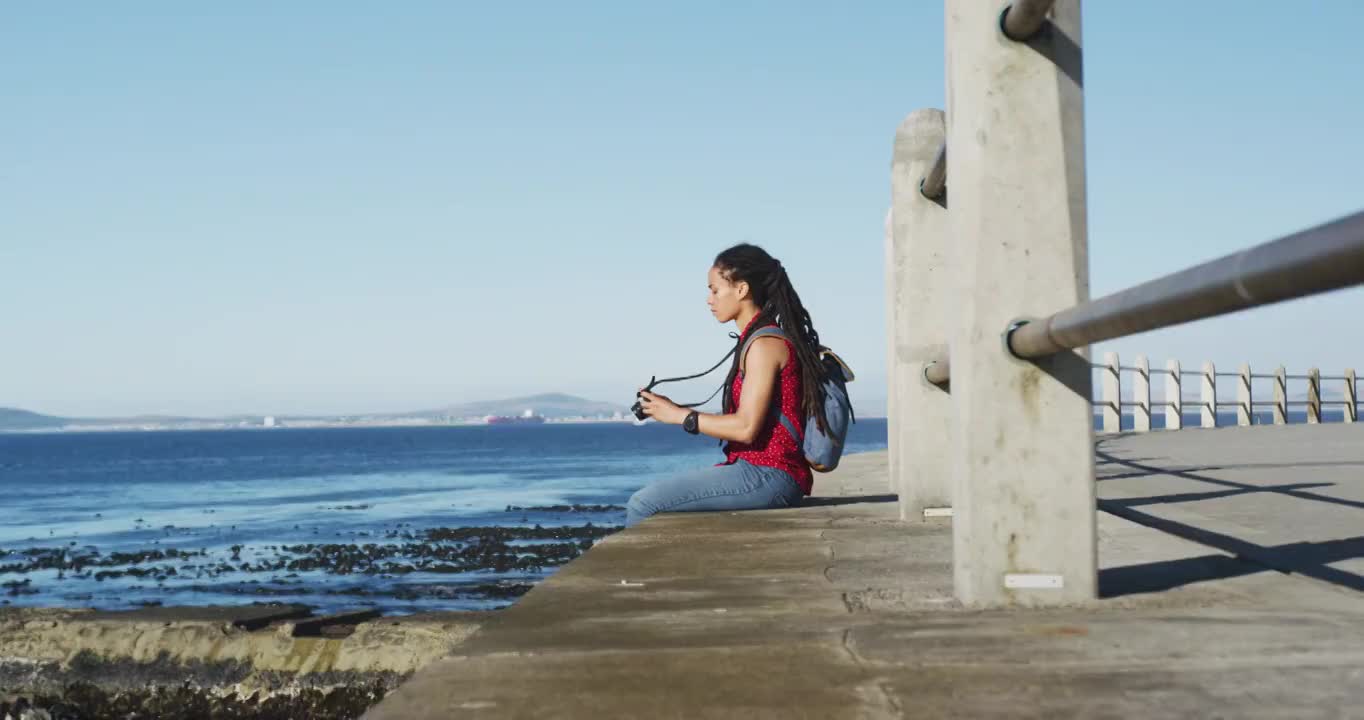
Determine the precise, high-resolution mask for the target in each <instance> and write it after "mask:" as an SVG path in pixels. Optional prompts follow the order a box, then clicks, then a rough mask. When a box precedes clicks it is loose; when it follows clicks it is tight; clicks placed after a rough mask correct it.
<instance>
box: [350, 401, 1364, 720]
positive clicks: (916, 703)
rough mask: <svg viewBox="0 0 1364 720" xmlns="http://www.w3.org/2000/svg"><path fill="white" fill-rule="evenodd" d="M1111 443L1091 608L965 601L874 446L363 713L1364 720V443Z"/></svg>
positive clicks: (479, 636) (944, 534)
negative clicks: (808, 489)
mask: <svg viewBox="0 0 1364 720" xmlns="http://www.w3.org/2000/svg"><path fill="white" fill-rule="evenodd" d="M1096 451H1097V453H1098V454H1097V456H1096V458H1097V461H1096V462H1097V474H1098V494H1099V497H1100V498H1101V499H1100V506H1101V507H1102V508H1103V511H1101V512H1100V513H1099V514H1098V528H1099V562H1100V567H1101V572H1100V581H1099V584H1100V593H1101V596H1102V597H1101V598H1100V599H1099V600H1097V601H1095V602H1093V603H1089V604H1085V605H1082V606H1076V607H1068V608H1060V609H1054V610H1014V611H978V610H970V609H966V608H962V607H960V606H959V605H957V603H956V602H955V601H954V600H953V599H952V567H951V530H950V527H949V525H948V524H947V522H936V523H933V522H930V523H905V522H901V521H899V520H898V519H897V509H896V505H895V503H894V502H893V497H892V496H890V495H888V494H887V491H886V484H887V483H886V472H887V471H886V456H885V454H884V453H870V454H866V455H858V456H853V457H850V458H847V459H845V462H844V466H843V467H842V468H840V470H839V471H837V472H835V473H833V474H831V475H827V476H820V477H818V478H817V480H816V486H815V487H816V491H817V492H818V493H819V496H818V497H816V498H812V499H811V501H810V502H809V503H808V504H807V505H806V506H804V507H801V508H799V509H793V510H781V511H764V512H751V513H718V514H680V515H664V516H659V517H656V518H653V519H651V520H649V521H648V522H645V523H643V524H641V525H640V526H638V527H636V528H634V529H631V530H628V531H625V532H622V533H619V534H617V535H615V536H612V537H611V538H609V539H607V540H605V541H604V542H602V543H600V544H599V545H598V546H597V547H595V548H594V549H593V550H592V551H591V552H589V553H587V554H586V555H584V556H583V557H581V558H579V559H578V560H576V561H574V562H573V563H571V564H569V565H568V566H566V567H565V568H563V569H562V570H560V572H559V573H558V574H556V575H555V576H554V577H552V578H551V579H549V580H548V581H547V582H545V583H544V584H542V585H540V586H539V587H537V588H536V589H534V590H533V591H532V592H530V593H529V594H527V595H526V596H525V597H523V598H522V599H521V600H520V601H519V602H518V603H517V604H516V605H514V606H512V607H511V608H508V609H507V610H505V611H503V612H501V613H497V616H496V617H495V618H494V619H493V620H492V621H490V622H489V623H488V624H486V625H485V626H484V627H483V628H482V629H480V630H479V631H478V632H476V633H475V634H474V635H473V636H472V637H470V638H469V639H468V640H467V641H465V642H464V644H462V645H461V646H459V647H458V649H457V650H456V653H457V654H455V655H453V656H451V657H449V658H447V659H444V660H441V661H438V662H436V663H434V664H432V665H430V666H428V667H427V668H425V669H424V670H422V671H420V672H418V673H417V674H416V675H415V676H414V677H413V678H412V679H411V680H410V681H408V682H407V683H406V684H405V685H403V686H402V687H401V688H399V689H398V690H397V691H396V692H395V693H393V694H391V695H390V696H389V697H387V698H386V699H385V700H384V701H383V702H382V703H380V704H379V705H377V706H376V707H374V708H373V709H371V711H370V712H369V713H368V714H367V715H366V716H365V717H367V718H370V719H372V720H388V719H397V718H403V719H409V718H447V717H474V718H482V717H488V718H493V717H498V718H501V717H528V718H529V717H535V718H695V717H702V718H755V717H756V718H898V717H905V718H910V717H916V718H917V717H923V718H929V717H963V718H976V717H1048V718H1050V717H1085V718H1101V717H1141V718H1147V717H1163V718H1164V717H1190V718H1195V717H1196V718H1210V717H1224V718H1287V717H1292V718H1346V717H1364V426H1360V425H1317V426H1288V427H1253V428H1225V429H1217V430H1185V431H1179V432H1165V433H1151V434H1144V435H1129V436H1111V437H1106V438H1105V437H1100V438H1099V439H1098V441H1097V443H1096Z"/></svg>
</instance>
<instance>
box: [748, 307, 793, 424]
mask: <svg viewBox="0 0 1364 720" xmlns="http://www.w3.org/2000/svg"><path fill="white" fill-rule="evenodd" d="M760 337H779V338H781V339H783V340H787V341H790V338H788V337H786V333H785V332H783V331H782V329H781V328H779V327H777V326H775V325H767V326H765V327H760V328H758V329H757V330H754V331H753V334H752V335H749V336H748V338H746V339H745V340H744V346H743V349H742V350H740V351H739V362H740V363H742V362H743V359H744V357H745V356H746V355H747V354H748V346H750V345H752V344H753V341H754V340H757V339H758V338H760ZM772 412H773V413H775V414H776V416H777V420H778V421H780V422H781V425H782V427H784V428H786V432H788V433H790V434H791V437H792V438H793V439H795V441H796V443H797V444H799V443H802V442H804V441H805V437H804V436H805V433H803V432H801V431H800V429H799V428H797V427H796V424H795V423H794V422H792V421H791V418H789V417H787V416H786V413H785V412H783V411H782V409H781V391H780V390H779V391H778V392H777V393H776V395H774V396H773V398H772Z"/></svg>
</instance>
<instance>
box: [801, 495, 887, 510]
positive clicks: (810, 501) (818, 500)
mask: <svg viewBox="0 0 1364 720" xmlns="http://www.w3.org/2000/svg"><path fill="white" fill-rule="evenodd" d="M899 499H900V496H899V495H894V494H889V495H849V496H847V497H818V496H815V497H807V498H805V499H804V500H802V501H801V503H800V507H830V506H833V505H860V504H862V503H888V502H896V501H898V500H899Z"/></svg>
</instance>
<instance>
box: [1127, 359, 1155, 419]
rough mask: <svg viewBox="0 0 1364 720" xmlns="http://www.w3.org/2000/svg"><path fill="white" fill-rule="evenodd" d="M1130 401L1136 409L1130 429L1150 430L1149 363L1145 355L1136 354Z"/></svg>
mask: <svg viewBox="0 0 1364 720" xmlns="http://www.w3.org/2000/svg"><path fill="white" fill-rule="evenodd" d="M1132 402H1133V403H1136V405H1135V407H1136V411H1135V412H1134V413H1133V415H1132V429H1133V430H1135V431H1137V432H1150V431H1151V363H1150V361H1148V360H1147V359H1146V356H1145V355H1138V356H1137V371H1136V373H1135V374H1134V375H1133V376H1132Z"/></svg>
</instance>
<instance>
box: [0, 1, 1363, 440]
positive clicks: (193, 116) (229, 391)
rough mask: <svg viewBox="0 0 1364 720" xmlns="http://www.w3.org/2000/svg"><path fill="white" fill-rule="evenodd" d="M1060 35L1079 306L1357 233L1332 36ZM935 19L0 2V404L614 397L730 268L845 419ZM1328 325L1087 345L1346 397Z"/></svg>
mask: <svg viewBox="0 0 1364 720" xmlns="http://www.w3.org/2000/svg"><path fill="white" fill-rule="evenodd" d="M1085 11H1086V12H1085V28H1084V34H1085V46H1086V72H1085V79H1086V85H1087V91H1086V103H1087V112H1088V116H1087V123H1088V130H1087V131H1088V136H1089V149H1088V160H1089V165H1088V172H1089V200H1090V247H1091V256H1092V267H1091V272H1092V285H1093V291H1094V294H1095V295H1096V296H1097V295H1101V294H1104V293H1107V292H1112V291H1114V290H1118V289H1121V288H1123V287H1125V286H1127V285H1130V284H1133V283H1136V282H1140V281H1142V280H1145V279H1148V278H1151V277H1154V276H1156V275H1157V274H1161V273H1165V272H1169V271H1173V270H1177V269H1180V268H1182V267H1184V266H1186V265H1188V264H1191V263H1193V262H1196V261H1199V260H1204V259H1208V258H1211V257H1215V256H1218V255H1222V254H1225V253H1228V252H1231V251H1233V250H1236V249H1239V248H1241V247H1244V246H1247V245H1250V244H1253V243H1257V242H1261V241H1264V240H1267V239H1270V238H1272V237H1275V236H1277V235H1279V234H1283V233H1286V232H1290V231H1293V230H1296V229H1299V228H1302V227H1305V226H1308V225H1312V224H1316V223H1319V222H1322V221H1325V220H1328V219H1331V218H1335V217H1338V216H1340V215H1343V214H1346V213H1349V212H1353V211H1356V210H1359V209H1361V208H1362V207H1364V193H1361V188H1364V139H1362V138H1361V137H1360V132H1361V128H1364V87H1361V86H1362V85H1364V81H1361V79H1360V78H1361V76H1360V72H1361V70H1360V69H1361V68H1364V44H1361V43H1359V42H1358V30H1359V28H1360V27H1364V4H1360V3H1356V2H1350V1H1347V0H1336V1H1334V2H1325V1H1323V2H1308V3H1302V4H1301V5H1299V6H1295V7H1294V8H1293V9H1292V10H1291V11H1289V10H1286V9H1285V8H1284V7H1283V6H1282V5H1274V4H1263V5H1262V4H1257V3H1246V2H1230V1H1226V2H1197V3H1188V2H1174V1H1173V0H1171V1H1169V2H1164V3H1119V2H1103V3H1100V2H1091V3H1089V4H1088V5H1087V6H1086V8H1085ZM942 25H943V22H942V5H941V3H940V2H933V1H927V0H926V1H923V2H920V1H918V0H913V1H905V0H900V1H898V2H875V3H873V2H863V3H842V4H835V3H792V2H745V3H696V2H688V3H670V4H668V5H664V4H662V3H604V2H596V3H560V2H544V3H446V2H426V3H421V2H407V3H399V4H389V5H387V6H383V5H382V4H376V3H356V2H336V1H329V2H292V3H273V2H238V3H227V4H224V3H218V4H214V5H213V6H210V5H209V4H205V3H182V2H138V3H103V2H76V3H60V4H53V3H24V4H8V5H6V6H5V7H4V8H3V9H0V93H3V95H0V107H3V112H0V138H2V139H0V307H3V308H4V313H3V314H0V338H3V348H0V406H17V407H23V408H28V409H32V410H38V411H42V412H49V413H55V414H66V415H122V414H134V413H179V414H219V413H236V412H251V413H300V412H328V413H330V412H359V411H369V410H376V411H377V410H403V409H414V408H424V407H431V406H439V405H443V404H447V403H452V402H460V401H465V400H477V399H490V398H497V397H503V396H508V395H515V394H522V393H532V392H543V391H565V392H571V393H575V394H581V395H585V396H588V397H591V398H594V399H601V400H611V401H618V402H621V403H623V404H625V403H628V402H629V401H630V400H631V399H632V396H633V392H634V388H635V387H637V386H638V385H640V384H642V383H643V382H644V381H646V380H647V379H648V376H649V375H650V374H651V373H658V374H660V375H668V374H682V373H687V372H694V371H697V370H700V369H703V368H704V367H707V366H708V365H709V364H710V363H711V362H713V361H714V360H715V359H718V356H719V355H720V354H722V353H723V352H724V351H725V350H726V349H727V348H728V342H729V341H728V340H727V338H726V337H725V333H726V332H727V331H728V330H729V329H730V328H728V327H724V328H722V327H718V326H716V325H715V323H714V321H713V320H712V318H711V317H710V315H709V314H708V313H707V311H706V307H705V273H706V269H707V268H708V266H709V263H710V260H711V259H712V258H713V256H714V254H715V253H716V252H717V251H719V250H721V249H723V248H724V247H726V246H728V245H730V244H733V243H735V242H741V241H749V242H756V243H759V244H761V245H763V246H765V247H767V248H768V249H769V250H770V251H772V252H773V253H774V254H776V255H777V256H778V257H780V258H781V259H782V260H783V262H784V263H785V265H786V266H787V267H788V269H789V270H790V273H791V275H792V277H793V279H794V280H795V282H796V285H797V289H798V290H799V291H800V292H801V294H802V296H803V297H804V299H805V301H806V303H807V305H808V306H809V307H810V308H811V312H812V314H813V316H814V319H815V322H816V326H817V327H818V328H819V329H820V331H821V333H822V335H823V336H824V338H825V339H826V340H827V342H828V343H829V344H830V345H832V346H833V347H834V348H836V349H837V350H839V351H841V352H842V353H843V354H844V356H845V357H846V358H847V359H848V360H849V362H850V363H851V364H852V365H853V367H854V369H856V370H857V371H859V374H860V377H859V379H858V381H857V382H856V383H855V384H854V388H855V390H856V394H855V399H857V400H858V402H859V406H860V407H861V408H862V410H863V412H864V414H868V415H872V414H881V413H882V412H883V402H884V401H883V397H884V385H885V383H884V376H885V360H884V342H885V332H884V326H885V318H884V311H883V298H884V285H883V267H882V253H883V247H882V243H883V234H882V221H883V219H884V215H885V210H886V207H887V204H888V201H889V169H888V168H889V157H890V149H891V140H892V136H893V133H894V130H895V127H896V125H897V124H898V123H899V121H900V119H901V118H902V117H903V116H904V115H905V114H906V113H908V112H909V111H912V110H914V109H916V108H921V107H941V106H942V103H943V59H942V58H943V49H942ZM1361 310H1364V294H1362V293H1361V292H1360V291H1358V290H1355V291H1349V292H1345V293H1340V294H1337V295H1334V296H1329V297H1325V298H1320V299H1316V300H1309V301H1303V302H1298V303H1292V304H1288V305H1284V306H1280V307H1278V308H1274V309H1267V310H1261V311H1258V312H1255V313H1252V314H1246V315H1243V316H1240V317H1236V318H1230V319H1221V320H1213V321H1208V322H1203V323H1198V324H1194V325H1190V326H1187V327H1184V328H1181V329H1175V330H1170V331H1164V332H1159V333H1151V334H1148V335H1144V336H1138V337H1134V338H1130V339H1127V340H1124V341H1122V342H1120V343H1114V344H1112V345H1108V346H1102V347H1099V348H1096V352H1102V351H1103V350H1105V349H1117V350H1119V351H1120V352H1121V353H1123V355H1124V359H1128V358H1129V357H1130V356H1131V355H1132V354H1133V353H1135V352H1147V353H1149V354H1150V355H1151V356H1152V358H1153V363H1155V364H1162V365H1163V363H1164V359H1165V358H1166V357H1177V358H1179V359H1181V360H1182V361H1184V362H1185V363H1186V364H1197V363H1199V362H1201V361H1202V360H1204V359H1212V360H1215V361H1217V362H1218V363H1219V365H1227V366H1235V365H1236V364H1238V363H1240V362H1243V361H1247V360H1248V361H1250V362H1252V363H1256V364H1261V365H1273V364H1277V363H1279V362H1284V363H1286V364H1288V366H1289V367H1290V368H1293V369H1295V370H1299V369H1302V370H1305V368H1306V367H1307V366H1309V365H1312V364H1318V365H1321V366H1322V367H1324V368H1339V367H1343V366H1346V365H1353V366H1355V367H1358V368H1360V369H1361V370H1364V347H1362V344H1364V341H1361V334H1360V332H1359V318H1360V317H1361ZM698 393H700V394H698ZM677 394H678V395H683V396H684V397H680V398H679V399H681V400H689V399H690V400H695V399H700V398H701V397H703V396H704V393H702V392H701V389H700V387H699V386H698V387H696V391H695V392H682V393H677ZM693 396H694V397H693Z"/></svg>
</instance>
